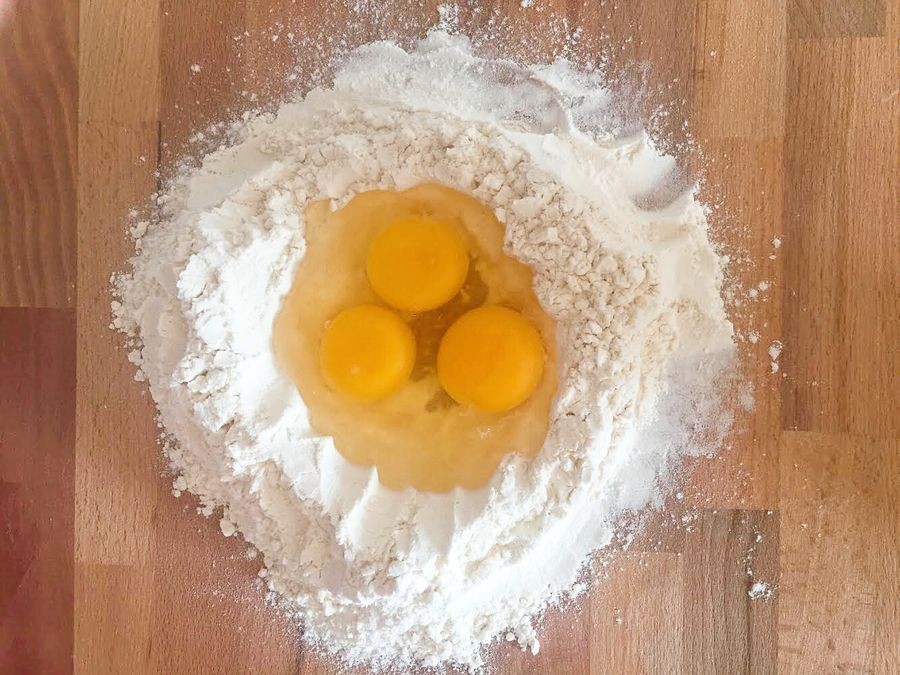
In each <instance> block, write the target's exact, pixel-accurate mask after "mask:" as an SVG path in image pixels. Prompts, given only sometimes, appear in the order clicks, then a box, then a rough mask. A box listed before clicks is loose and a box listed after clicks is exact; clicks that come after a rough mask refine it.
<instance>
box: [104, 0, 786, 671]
mask: <svg viewBox="0 0 900 675" xmlns="http://www.w3.org/2000/svg"><path fill="white" fill-rule="evenodd" d="M523 4H524V3H523ZM601 84H602V83H601V82H600V81H599V80H598V78H597V77H595V76H593V77H585V76H581V75H579V74H578V73H576V72H575V71H574V69H573V68H572V67H570V66H569V65H568V64H567V63H566V62H562V61H560V62H557V63H556V64H554V65H553V66H535V67H532V68H528V69H523V68H520V67H518V66H515V65H513V64H511V63H508V62H504V61H497V60H493V61H487V60H483V59H480V58H478V57H476V56H475V55H473V53H472V50H471V49H470V47H469V45H468V43H467V41H466V40H465V39H464V38H461V37H451V36H448V35H447V34H445V33H441V32H433V33H431V34H430V35H429V37H428V38H426V39H425V40H423V41H422V42H421V43H419V44H418V45H417V46H416V48H415V49H414V50H413V51H411V52H409V53H407V52H405V51H403V50H401V49H400V48H399V47H397V46H395V45H392V44H390V43H375V44H372V45H368V46H365V47H363V48H360V49H358V50H357V51H355V52H354V53H353V54H352V55H351V57H350V58H349V59H348V60H347V61H346V62H345V63H344V65H343V67H342V69H341V70H340V71H339V72H338V74H337V76H336V77H335V80H334V84H333V87H332V88H327V89H325V88H322V89H317V90H314V91H312V92H310V93H309V94H308V95H307V96H306V97H305V98H304V99H302V100H298V101H296V102H292V103H288V104H286V105H284V106H283V107H282V108H281V109H280V110H278V112H277V114H274V115H263V116H258V117H253V118H249V119H247V120H246V124H245V125H244V126H243V127H242V129H241V130H240V138H239V139H238V141H237V142H236V143H235V144H234V145H232V146H229V147H224V148H222V149H220V150H217V151H215V152H213V153H211V154H210V155H209V156H207V157H206V158H205V160H204V161H203V164H202V166H201V167H199V168H197V169H195V170H192V171H187V172H185V173H184V174H183V175H181V176H179V177H178V178H177V179H175V180H174V181H173V183H172V184H171V185H170V187H169V188H168V189H167V190H166V191H165V192H164V193H163V194H162V195H161V196H159V198H158V200H157V206H158V217H156V218H154V220H153V221H152V222H150V223H143V224H140V225H138V226H137V227H135V228H134V230H133V236H134V237H135V241H136V249H137V253H136V256H135V257H134V259H133V260H132V271H131V272H130V273H128V274H126V275H123V276H121V277H119V278H118V279H117V282H116V296H117V299H116V301H115V302H114V303H113V312H114V317H115V318H114V325H115V327H116V328H118V329H119V330H121V331H123V332H124V333H126V334H127V335H128V336H129V337H130V338H131V340H132V344H133V351H132V352H131V354H130V359H131V361H132V362H133V363H134V364H135V365H136V366H137V367H138V369H139V371H138V378H139V379H142V380H146V381H147V382H148V383H149V387H150V391H151V393H152V395H153V398H154V400H155V401H156V403H157V405H158V408H159V414H160V421H161V423H162V425H163V426H164V428H165V430H166V433H167V440H166V443H165V449H166V453H167V456H168V459H169V462H170V464H171V467H172V470H173V471H174V472H175V473H176V475H177V477H176V478H175V482H174V484H173V489H174V491H175V492H176V493H178V494H180V493H181V492H183V491H186V490H187V491H190V492H192V493H194V494H195V495H197V496H198V497H199V499H200V500H201V505H202V506H201V511H202V512H203V513H204V514H207V515H210V514H212V513H213V512H214V511H215V510H216V509H221V511H220V512H219V513H220V526H221V529H222V533H223V534H224V535H225V536H232V535H234V534H236V533H240V534H241V535H242V536H243V538H244V539H245V540H246V542H247V543H248V545H252V547H253V548H252V550H253V551H254V554H255V553H256V552H257V551H258V553H259V555H260V556H261V557H262V559H263V561H264V568H263V569H262V570H261V571H260V578H261V579H264V580H265V582H266V583H267V584H268V585H269V588H270V589H271V590H272V591H274V592H275V593H277V594H278V597H280V598H281V600H280V604H281V606H282V607H283V608H284V609H285V611H288V612H291V613H293V614H296V616H297V618H298V619H299V620H301V621H302V622H303V624H304V627H305V633H304V634H305V638H306V639H309V640H311V641H314V642H316V643H317V644H319V645H321V646H322V647H323V648H324V649H327V650H328V651H330V652H335V653H336V654H338V655H339V656H340V657H341V658H343V659H345V660H346V661H348V662H351V663H353V662H363V661H365V662H374V663H378V664H387V663H399V664H407V663H411V662H422V663H424V664H426V665H436V664H441V663H444V662H452V663H457V664H460V665H462V666H465V667H478V666H480V665H482V663H483V656H484V654H483V648H484V647H485V646H486V645H488V644H489V643H490V642H491V641H492V640H494V639H503V638H505V639H513V640H517V641H518V642H519V643H520V644H521V645H522V646H523V647H526V648H529V649H531V651H532V652H537V650H538V648H539V641H538V637H537V633H536V630H535V628H536V627H535V623H534V619H535V617H536V616H538V615H539V614H540V612H541V611H542V610H543V609H544V608H545V607H546V606H547V605H548V603H550V602H553V601H555V600H557V599H559V598H560V597H561V595H562V594H564V593H566V592H567V591H570V590H571V589H572V588H573V584H575V582H576V580H577V577H578V575H579V572H580V570H581V569H582V567H583V565H584V564H585V562H586V561H587V558H588V556H589V554H590V553H591V552H592V551H594V550H596V549H598V548H601V547H604V546H606V545H607V544H609V542H610V541H611V539H612V537H613V534H614V532H615V528H616V525H617V522H618V521H619V520H620V518H621V516H622V515H623V514H625V513H627V512H630V511H633V510H637V509H640V508H641V507H643V506H645V505H646V504H647V503H650V502H655V501H658V500H659V499H660V497H661V496H660V488H659V477H660V474H661V473H663V472H664V471H665V470H666V469H667V467H669V466H670V465H671V463H672V462H673V460H675V459H677V458H678V457H679V456H680V455H683V454H687V453H691V452H698V447H699V445H698V444H700V443H701V442H703V441H705V442H706V443H707V444H709V443H711V444H713V445H714V444H715V442H716V441H717V440H718V439H720V438H721V433H722V431H723V429H722V428H719V427H716V426H715V425H706V426H705V425H704V422H713V421H716V420H719V419H722V417H721V416H717V414H716V413H717V411H718V409H717V408H716V404H715V400H716V399H715V397H714V396H713V394H714V391H713V388H714V386H715V383H716V382H717V381H720V375H721V374H722V372H723V368H725V367H726V366H727V365H728V363H729V362H730V360H731V358H732V355H733V343H732V328H731V325H730V323H729V322H728V321H727V319H726V317H725V311H724V306H723V302H722V299H721V296H720V288H721V284H722V270H721V264H722V260H721V258H720V257H719V256H718V255H717V253H716V252H715V250H714V249H713V247H712V246H711V244H710V241H709V238H708V231H707V223H706V218H705V213H704V209H703V207H702V206H701V205H700V204H698V203H697V202H696V200H695V197H694V194H693V193H692V192H688V193H686V194H683V195H681V196H680V197H678V198H677V199H675V200H674V201H670V202H669V203H668V204H666V205H665V206H662V207H660V208H656V209H653V210H647V209H644V208H641V207H639V206H638V205H637V204H638V203H647V200H646V197H647V195H648V194H652V192H653V190H654V187H655V186H657V185H658V184H660V183H663V182H665V180H666V178H667V177H668V176H670V174H671V173H672V171H673V170H674V168H675V167H674V161H673V160H672V158H670V157H667V156H664V155H661V154H660V153H659V152H658V151H657V150H656V148H655V147H654V145H653V143H652V142H651V141H650V139H649V138H648V137H647V135H646V134H644V133H639V134H636V135H633V136H630V137H627V138H620V137H615V136H613V135H611V134H604V133H603V132H602V124H599V123H598V120H602V117H603V115H604V114H605V110H606V107H607V106H608V105H609V103H610V96H609V92H607V91H606V90H605V89H604V88H603V87H602V86H601ZM588 117H590V118H591V119H592V125H593V126H592V131H591V133H590V134H587V133H584V132H582V131H579V130H578V129H576V128H575V124H574V123H573V119H579V118H588ZM426 181H437V182H441V183H444V184H446V185H449V186H451V187H454V188H457V189H459V190H463V191H466V192H469V193H471V194H473V195H474V196H476V197H478V198H479V199H481V200H483V201H484V202H485V203H487V204H489V205H490V206H491V207H492V208H493V209H494V210H495V212H496V213H497V215H498V217H499V218H500V219H501V220H502V221H503V222H505V224H506V228H507V234H506V247H507V250H508V252H509V253H511V254H512V255H515V256H516V257H518V258H519V259H521V260H523V261H525V262H527V263H528V264H529V265H531V266H532V268H533V269H534V273H535V290H536V292H537V295H538V297H539V298H540V300H541V302H542V303H543V304H544V306H545V308H546V310H547V311H548V312H549V313H550V314H551V315H553V316H554V317H555V318H556V320H557V322H558V327H559V334H558V342H559V347H560V350H559V351H560V361H561V366H560V367H561V372H560V390H559V395H558V398H557V400H556V402H555V405H554V409H553V413H552V422H551V428H550V431H549V433H548V436H547V440H546V443H545V446H544V448H543V449H542V451H541V453H540V454H539V455H538V457H537V458H535V459H534V460H532V461H526V460H523V459H522V458H520V457H517V456H511V457H509V458H508V459H507V460H506V461H505V462H504V464H502V465H501V467H500V469H499V470H498V471H497V474H496V475H495V477H494V478H493V480H492V481H491V482H490V484H489V485H488V486H486V487H485V488H483V489H480V490H475V491H466V490H456V491H454V492H451V493H450V494H430V493H418V492H416V491H414V490H411V489H409V490H405V491H402V492H394V491H390V490H387V489H385V488H384V487H382V486H381V485H380V483H379V482H378V477H377V475H376V473H375V472H374V470H372V469H369V468H362V467H357V466H353V465H350V464H349V463H347V462H346V461H345V460H344V459H343V457H342V456H341V455H340V454H339V453H338V452H337V450H336V449H335V447H334V444H333V442H332V440H331V439H330V438H328V437H323V436H321V435H319V434H318V433H317V432H316V431H315V429H313V428H312V427H311V426H310V423H309V420H308V418H307V411H306V406H305V405H304V403H303V401H302V399H301V398H300V396H299V394H298V392H297V390H296V388H295V387H294V386H293V384H292V382H291V380H290V379H289V378H288V377H287V376H286V375H285V374H284V373H281V372H280V371H279V370H278V368H277V367H276V364H275V362H274V360H273V355H272V351H271V349H270V337H271V327H272V324H273V320H274V318H275V315H276V313H277V312H278V310H279V306H280V300H281V298H282V297H283V296H284V294H285V293H286V292H287V291H288V289H289V288H290V286H291V283H292V280H293V274H294V270H295V268H296V265H297V263H298V262H299V261H300V259H301V258H302V257H303V254H304V250H305V242H304V220H303V209H304V206H305V205H306V204H307V203H308V202H309V201H310V200H313V199H322V198H326V199H330V200H332V202H333V204H334V205H335V206H340V205H342V204H344V203H346V201H347V200H348V199H349V198H350V197H352V196H353V195H354V194H357V193H359V192H361V191H364V190H368V189H373V188H391V189H404V188H407V187H410V186H412V185H415V184H418V183H422V182H426ZM323 283H327V280H323ZM773 358H775V357H773ZM578 588H581V587H580V586H579V587H578ZM576 592H577V591H576Z"/></svg>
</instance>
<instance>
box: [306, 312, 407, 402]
mask: <svg viewBox="0 0 900 675" xmlns="http://www.w3.org/2000/svg"><path fill="white" fill-rule="evenodd" d="M320 358H321V366H322V373H323V374H324V376H325V380H326V382H328V384H329V386H331V387H332V388H333V389H336V390H337V391H339V392H341V393H343V394H346V395H348V396H352V397H354V398H357V399H360V400H364V401H377V400H379V399H382V398H385V397H386V396H388V395H389V394H392V393H393V392H394V391H396V390H397V389H398V388H399V387H400V386H401V385H402V384H403V383H404V382H406V381H407V380H408V379H409V374H410V372H412V368H413V363H414V362H415V358H416V341H415V337H414V336H413V333H412V330H410V328H409V326H407V325H406V323H405V322H404V321H403V320H402V319H401V318H400V317H399V316H397V315H396V314H394V313H393V312H392V311H390V310H388V309H385V308H383V307H378V306H376V305H359V306H357V307H351V308H350V309H345V310H344V311H343V312H341V313H340V314H338V315H337V316H336V317H334V319H332V321H331V323H329V324H328V326H327V327H326V328H325V332H324V334H323V335H322V349H321V357H320Z"/></svg>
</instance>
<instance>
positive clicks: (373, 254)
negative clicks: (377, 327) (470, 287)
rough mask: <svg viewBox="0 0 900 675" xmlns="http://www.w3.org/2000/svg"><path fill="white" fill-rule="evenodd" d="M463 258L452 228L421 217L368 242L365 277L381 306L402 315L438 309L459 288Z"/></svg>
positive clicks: (398, 223)
mask: <svg viewBox="0 0 900 675" xmlns="http://www.w3.org/2000/svg"><path fill="white" fill-rule="evenodd" d="M468 271H469V254H468V251H467V250H466V246H465V244H464V243H463V240H462V237H460V235H459V233H458V232H457V231H456V230H455V229H454V228H453V226H452V225H450V224H449V223H446V222H444V221H441V220H437V219H435V218H428V217H426V216H409V217H406V218H402V219H400V220H397V221H394V222H393V223H391V224H390V225H388V226H387V227H385V228H384V229H383V230H381V231H380V232H379V233H378V234H377V235H376V236H375V238H374V239H373V240H372V243H371V245H370V246H369V252H368V255H367V257H366V272H367V274H368V276H369V283H370V284H371V285H372V290H373V291H375V294H376V295H377V296H378V297H379V298H381V299H382V300H383V301H384V302H385V303H387V304H388V305H390V306H391V307H394V308H396V309H399V310H402V311H406V312H424V311H427V310H430V309H435V308H436V307H440V306H441V305H443V304H444V303H446V302H447V301H448V300H450V299H451V298H452V297H453V296H454V295H456V294H457V293H458V292H459V289H460V288H462V285H463V283H464V282H465V280H466V274H467V273H468Z"/></svg>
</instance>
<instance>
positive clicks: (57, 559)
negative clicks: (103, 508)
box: [0, 308, 75, 673]
mask: <svg viewBox="0 0 900 675" xmlns="http://www.w3.org/2000/svg"><path fill="white" fill-rule="evenodd" d="M74 344H75V315H74V312H73V311H72V310H51V309H13V308H4V309H0V345H2V348H0V374H2V375H0V672H4V673H49V672H54V673H63V672H70V671H71V654H72V621H73V618H72V594H73V591H72V582H73V541H72V540H73V520H74V518H73V514H74V509H75V503H74V496H73V492H74V481H73V476H74V471H75V456H74V448H73V444H74V427H75V423H74V420H75V347H74Z"/></svg>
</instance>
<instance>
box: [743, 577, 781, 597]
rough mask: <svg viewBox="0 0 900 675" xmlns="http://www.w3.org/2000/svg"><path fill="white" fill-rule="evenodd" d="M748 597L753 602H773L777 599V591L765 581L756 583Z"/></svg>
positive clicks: (748, 592)
mask: <svg viewBox="0 0 900 675" xmlns="http://www.w3.org/2000/svg"><path fill="white" fill-rule="evenodd" d="M747 595H748V596H749V598H750V599H751V600H771V599H772V598H774V597H775V589H774V588H773V587H772V586H770V585H769V584H767V583H766V582H764V581H755V582H753V585H752V586H750V590H748V591H747Z"/></svg>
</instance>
